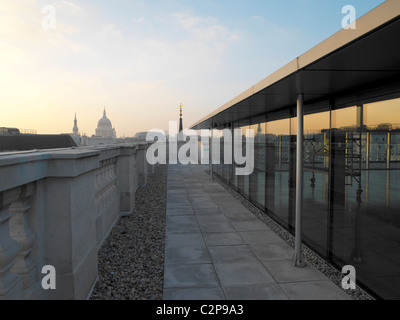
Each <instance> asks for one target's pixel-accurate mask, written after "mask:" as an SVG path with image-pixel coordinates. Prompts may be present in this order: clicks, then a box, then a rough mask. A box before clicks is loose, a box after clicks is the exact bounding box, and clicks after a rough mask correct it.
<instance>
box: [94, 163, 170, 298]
mask: <svg viewBox="0 0 400 320" xmlns="http://www.w3.org/2000/svg"><path fill="white" fill-rule="evenodd" d="M147 179H148V181H147V185H146V186H145V187H140V188H139V189H138V190H137V192H136V202H135V209H134V212H133V214H131V215H128V216H123V217H121V218H120V219H119V221H118V223H117V224H116V225H115V227H114V228H113V230H112V231H111V233H110V235H109V237H108V238H107V240H106V241H105V242H104V244H103V246H102V247H101V249H100V251H99V255H98V259H99V279H98V281H97V283H96V286H95V288H94V290H93V293H92V295H91V298H90V300H162V298H163V287H164V248H165V212H166V201H167V200H166V199H167V166H166V165H160V166H157V167H156V168H155V173H154V174H152V175H149V176H148V178H147Z"/></svg>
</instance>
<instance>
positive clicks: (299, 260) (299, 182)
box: [293, 94, 305, 267]
mask: <svg viewBox="0 0 400 320" xmlns="http://www.w3.org/2000/svg"><path fill="white" fill-rule="evenodd" d="M303 105H304V94H299V95H298V96H297V161H296V163H297V164H296V235H295V251H294V258H293V264H294V266H296V267H304V266H305V263H304V260H303V254H302V252H301V243H302V241H301V236H302V230H301V229H302V228H301V227H302V213H303V161H304V160H303V159H304V158H303V154H304V152H303V149H304V144H303V143H304V110H303Z"/></svg>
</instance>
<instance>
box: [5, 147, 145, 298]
mask: <svg viewBox="0 0 400 320" xmlns="http://www.w3.org/2000/svg"><path fill="white" fill-rule="evenodd" d="M148 146H149V144H148V143H135V144H120V145H110V146H101V147H87V148H72V149H55V150H41V151H32V152H16V153H0V300H1V299H6V300H7V299H86V298H87V297H88V295H89V294H90V290H91V289H92V287H93V285H94V284H95V282H96V279H97V253H98V250H99V248H100V247H101V244H102V243H103V241H104V240H105V239H106V238H107V236H108V234H109V232H110V231H111V229H112V227H113V226H114V225H115V223H116V222H117V221H118V219H119V217H120V216H121V214H125V215H126V214H134V207H135V192H136V190H137V188H138V187H139V186H140V185H145V184H146V181H147V174H149V173H151V172H152V169H151V168H150V167H148V166H147V161H146V149H147V148H148ZM48 265H51V266H53V267H54V268H55V271H56V278H55V280H56V289H54V290H53V289H48V290H45V289H43V287H42V279H43V278H44V277H45V276H46V273H43V274H42V268H43V267H44V266H48Z"/></svg>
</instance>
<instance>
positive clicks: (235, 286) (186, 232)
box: [164, 165, 350, 300]
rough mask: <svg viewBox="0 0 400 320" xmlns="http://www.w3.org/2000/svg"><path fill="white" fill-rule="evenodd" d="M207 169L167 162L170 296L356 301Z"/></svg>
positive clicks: (166, 283)
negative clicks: (295, 262)
mask: <svg viewBox="0 0 400 320" xmlns="http://www.w3.org/2000/svg"><path fill="white" fill-rule="evenodd" d="M292 255H293V249H292V248H291V247H290V246H289V245H288V244H286V243H285V242H284V241H283V240H282V239H281V238H279V237H278V236H277V235H276V234H275V233H274V232H273V231H271V230H270V229H269V228H268V227H267V226H266V225H265V224H264V223H262V222H261V221H259V220H258V219H257V218H256V217H255V216H254V215H253V214H252V213H251V212H250V211H249V210H247V209H246V208H245V207H244V206H243V205H242V204H241V203H240V202H239V201H238V200H236V199H235V198H234V197H233V196H232V195H231V194H229V193H228V192H227V191H226V190H225V189H224V188H223V187H222V186H221V185H219V184H218V183H216V182H214V183H212V182H211V181H210V178H209V176H208V175H207V174H206V173H205V172H204V167H203V166H183V165H169V168H168V199H167V226H166V247H165V273H164V299H165V300H203V299H204V300H224V299H229V300H270V299H273V300H278V299H279V300H288V299H293V300H297V299H329V300H331V299H350V297H349V296H348V295H347V294H346V293H345V292H344V291H342V290H341V289H340V288H338V287H337V286H336V285H335V284H333V283H332V282H331V281H330V280H328V279H327V278H326V277H325V276H324V275H323V274H322V273H321V272H320V271H318V270H317V269H315V268H314V267H313V266H310V265H307V266H306V267H305V268H295V267H293V266H292V260H291V259H292Z"/></svg>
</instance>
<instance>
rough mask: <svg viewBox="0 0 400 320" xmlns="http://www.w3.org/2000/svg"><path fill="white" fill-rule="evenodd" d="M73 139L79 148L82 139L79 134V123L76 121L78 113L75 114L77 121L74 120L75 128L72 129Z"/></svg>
mask: <svg viewBox="0 0 400 320" xmlns="http://www.w3.org/2000/svg"><path fill="white" fill-rule="evenodd" d="M71 137H72V139H73V140H74V141H75V143H76V144H77V145H78V146H79V145H81V144H82V137H81V135H80V133H79V129H78V121H77V119H76V113H75V119H74V127H73V128H72V134H71Z"/></svg>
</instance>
